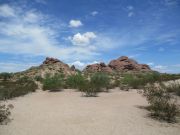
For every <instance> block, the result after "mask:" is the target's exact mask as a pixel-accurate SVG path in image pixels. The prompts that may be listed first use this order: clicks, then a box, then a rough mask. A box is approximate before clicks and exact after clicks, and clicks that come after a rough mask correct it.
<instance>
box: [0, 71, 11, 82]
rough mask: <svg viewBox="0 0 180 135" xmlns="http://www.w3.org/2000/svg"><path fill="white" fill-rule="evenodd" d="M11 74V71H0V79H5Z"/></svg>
mask: <svg viewBox="0 0 180 135" xmlns="http://www.w3.org/2000/svg"><path fill="white" fill-rule="evenodd" d="M12 76H13V74H12V73H7V72H3V73H0V79H2V80H3V81H7V80H8V79H10V78H11V77H12Z"/></svg>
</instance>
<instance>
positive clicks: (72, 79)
mask: <svg viewBox="0 0 180 135" xmlns="http://www.w3.org/2000/svg"><path fill="white" fill-rule="evenodd" d="M84 82H85V78H84V76H82V75H81V74H80V73H78V74H76V75H70V76H68V77H67V79H66V85H67V87H68V88H73V89H78V88H79V87H81V85H84Z"/></svg>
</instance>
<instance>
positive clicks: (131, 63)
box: [83, 56, 152, 73]
mask: <svg viewBox="0 0 180 135" xmlns="http://www.w3.org/2000/svg"><path fill="white" fill-rule="evenodd" d="M83 71H84V72H107V73H112V72H127V71H137V72H141V71H142V72H150V71H152V70H151V69H150V67H149V66H148V65H146V64H139V63H138V62H136V61H135V60H133V59H130V58H128V57H126V56H122V57H119V58H118V59H115V60H111V61H110V62H109V64H108V65H106V64H104V63H99V64H92V65H88V66H87V67H86V68H85V69H84V70H83Z"/></svg>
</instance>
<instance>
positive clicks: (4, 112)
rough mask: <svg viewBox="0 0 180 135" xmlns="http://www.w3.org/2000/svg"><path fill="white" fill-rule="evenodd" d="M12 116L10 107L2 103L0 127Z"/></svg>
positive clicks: (0, 107)
mask: <svg viewBox="0 0 180 135" xmlns="http://www.w3.org/2000/svg"><path fill="white" fill-rule="evenodd" d="M10 114H11V112H10V107H8V106H6V105H2V104H1V103H0V125H1V124H4V122H5V121H6V120H8V119H9V116H10Z"/></svg>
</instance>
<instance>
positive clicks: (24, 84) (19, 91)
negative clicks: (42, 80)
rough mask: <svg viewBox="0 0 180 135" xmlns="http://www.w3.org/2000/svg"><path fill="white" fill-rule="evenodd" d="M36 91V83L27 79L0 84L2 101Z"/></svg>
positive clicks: (0, 98)
mask: <svg viewBox="0 0 180 135" xmlns="http://www.w3.org/2000/svg"><path fill="white" fill-rule="evenodd" d="M36 89H37V85H36V84H35V82H34V81H33V80H31V79H29V78H27V77H23V78H20V79H19V80H16V81H6V82H0V100H3V99H10V98H14V97H18V96H22V95H25V94H27V93H29V92H35V90H36Z"/></svg>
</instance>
